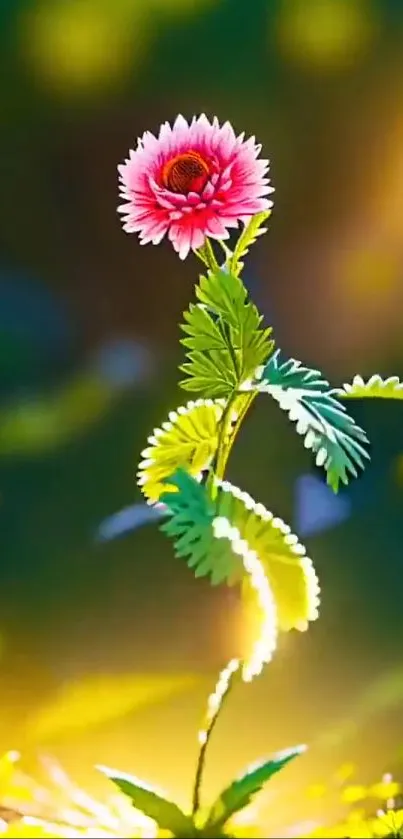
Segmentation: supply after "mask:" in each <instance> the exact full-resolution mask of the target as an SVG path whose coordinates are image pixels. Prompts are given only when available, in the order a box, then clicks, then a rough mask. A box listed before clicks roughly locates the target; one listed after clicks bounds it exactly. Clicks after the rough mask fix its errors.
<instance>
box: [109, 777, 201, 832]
mask: <svg viewBox="0 0 403 839" xmlns="http://www.w3.org/2000/svg"><path fill="white" fill-rule="evenodd" d="M97 769H99V771H100V772H102V773H103V774H104V775H106V777H107V778H109V780H110V781H112V782H113V783H114V784H115V786H117V787H118V789H119V790H120V792H123V793H124V795H127V796H128V797H129V798H130V800H131V802H132V804H133V807H135V808H136V810H141V812H142V813H144V814H145V815H146V816H148V817H149V818H150V819H153V820H154V821H155V822H156V823H157V825H158V826H159V828H160V829H161V830H169V831H171V832H172V833H173V834H174V835H178V834H179V835H182V836H189V837H191V836H192V835H193V833H194V824H193V819H192V818H191V816H187V815H186V814H185V813H183V812H182V810H181V809H180V807H178V805H177V804H175V802H174V801H170V800H169V799H168V798H165V797H163V796H162V795H160V793H159V792H157V790H155V789H154V788H153V787H151V786H149V785H148V784H146V783H144V781H141V780H140V779H139V778H135V777H134V776H132V775H128V774H126V773H125V772H119V771H118V770H117V769H110V768H109V767H108V766H98V767H97Z"/></svg>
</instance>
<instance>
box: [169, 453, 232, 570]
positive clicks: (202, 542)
mask: <svg viewBox="0 0 403 839" xmlns="http://www.w3.org/2000/svg"><path fill="white" fill-rule="evenodd" d="M172 486H173V487H174V488H175V489H176V490H177V491H176V492H172V491H171V489H170V488H171V487H172ZM160 500H161V501H162V503H163V504H165V505H166V507H167V508H168V511H169V512H170V518H169V519H168V520H167V521H166V522H164V524H163V525H162V526H161V530H162V531H163V532H164V533H166V534H167V536H170V537H171V538H172V539H173V541H174V550H175V555H176V556H178V557H180V558H183V559H186V561H187V564H188V565H189V567H190V568H192V569H193V571H194V574H195V576H196V577H205V576H210V577H211V582H212V584H213V585H217V584H219V583H221V582H224V581H225V580H226V579H228V578H229V577H230V576H231V575H233V574H235V573H236V572H238V573H239V572H240V571H241V569H242V563H241V560H240V557H237V556H235V555H234V554H233V552H232V549H231V546H230V544H229V542H227V541H224V540H220V539H216V537H215V535H214V530H213V521H214V519H215V517H216V505H215V502H214V501H213V500H212V498H211V495H210V493H209V492H208V490H207V489H206V487H205V486H202V485H200V484H198V483H197V481H195V480H194V479H193V478H192V477H191V476H190V475H189V474H188V473H187V472H185V471H183V470H182V469H179V470H177V472H176V473H175V474H174V475H172V476H170V477H169V486H168V492H165V493H162V494H161V496H160Z"/></svg>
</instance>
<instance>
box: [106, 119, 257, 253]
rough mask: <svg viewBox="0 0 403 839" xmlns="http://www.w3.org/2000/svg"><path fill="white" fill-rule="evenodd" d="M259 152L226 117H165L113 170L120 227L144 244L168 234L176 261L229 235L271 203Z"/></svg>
mask: <svg viewBox="0 0 403 839" xmlns="http://www.w3.org/2000/svg"><path fill="white" fill-rule="evenodd" d="M260 149H261V147H260V146H259V145H257V144H256V142H255V138H254V137H251V138H250V139H249V140H245V139H244V135H243V134H241V135H240V136H239V137H236V135H235V132H234V129H233V128H232V126H231V125H230V123H229V122H226V123H225V124H224V125H222V126H220V124H219V122H218V120H217V118H216V117H214V119H213V121H212V123H211V122H210V121H209V120H208V119H207V117H206V116H205V115H204V114H202V115H201V116H199V117H197V118H196V117H193V119H192V121H191V123H190V124H189V123H188V122H187V121H186V120H185V119H184V117H183V116H178V117H177V118H176V120H175V122H174V124H173V126H172V127H171V126H170V125H169V123H167V122H166V123H164V125H162V126H161V128H160V131H159V134H158V137H155V136H154V134H151V132H149V131H146V132H145V134H143V136H142V138H141V139H139V140H138V144H137V149H136V150H135V151H133V150H131V151H130V153H129V158H128V159H127V160H126V161H125V163H123V164H122V165H121V166H119V167H118V171H119V176H120V177H119V180H120V194H121V197H122V198H123V199H124V202H125V203H124V204H122V205H121V206H120V207H119V208H118V212H120V213H123V228H124V230H126V231H127V233H138V234H139V236H140V242H141V244H142V245H145V244H147V243H148V242H152V243H153V244H158V243H159V242H160V241H161V240H162V239H163V237H164V236H165V234H168V238H169V239H170V241H171V242H172V244H173V246H174V248H175V250H176V251H177V252H178V254H179V256H180V258H181V259H185V258H186V256H187V255H188V253H189V251H190V250H196V249H197V248H200V247H201V246H202V245H203V243H204V241H205V239H206V237H212V238H215V239H228V236H229V233H228V229H229V228H233V227H237V226H238V223H239V221H243V222H247V221H249V219H250V218H251V217H252V216H254V215H255V214H256V213H259V212H261V211H263V210H268V209H270V207H272V201H269V200H268V199H267V198H264V197H263V196H266V195H268V194H269V193H271V192H273V188H272V187H271V186H270V185H269V179H268V177H267V172H268V169H269V162H268V160H258V156H259V153H260Z"/></svg>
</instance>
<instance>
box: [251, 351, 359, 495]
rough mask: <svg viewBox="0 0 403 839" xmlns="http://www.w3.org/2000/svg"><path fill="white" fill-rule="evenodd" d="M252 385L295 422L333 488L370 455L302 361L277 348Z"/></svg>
mask: <svg viewBox="0 0 403 839" xmlns="http://www.w3.org/2000/svg"><path fill="white" fill-rule="evenodd" d="M251 387H252V388H253V387H256V388H257V390H259V391H265V392H267V393H269V394H270V395H271V396H272V397H273V398H274V399H275V400H276V401H277V402H278V404H279V405H280V408H282V410H284V411H286V412H287V413H288V416H289V419H290V420H291V421H292V422H295V423H296V430H297V433H298V434H301V435H302V436H303V437H304V438H305V440H304V445H305V448H307V449H311V450H312V451H313V453H314V454H315V455H316V457H315V462H316V464H317V466H323V467H324V469H325V471H326V475H327V482H328V484H329V485H330V486H331V487H332V489H333V490H334V492H337V491H338V488H339V484H340V481H341V482H342V483H344V484H347V483H348V481H349V474H350V475H353V476H354V477H357V474H358V471H357V470H358V469H363V468H364V465H365V461H366V460H367V459H369V454H368V452H367V450H366V449H365V448H364V446H365V445H367V444H368V438H367V435H366V433H365V431H363V429H362V428H360V427H359V426H358V425H357V424H356V422H355V421H354V420H353V418H352V417H350V416H349V414H348V413H347V412H346V409H345V407H344V405H343V404H342V403H341V402H339V401H338V399H337V398H336V395H338V393H337V392H336V391H335V390H334V389H333V390H332V389H331V388H330V385H329V382H327V381H326V379H324V378H323V376H322V374H321V373H320V372H319V371H318V370H311V369H310V368H309V367H303V366H302V364H301V362H300V361H296V360H295V359H293V358H291V359H288V360H287V361H281V360H280V354H279V350H277V351H276V352H275V353H274V354H273V355H272V357H271V358H270V359H269V361H268V363H267V364H266V366H265V367H264V368H263V369H261V370H259V371H258V376H257V379H256V380H255V381H254V382H252V385H251ZM246 389H247V388H246Z"/></svg>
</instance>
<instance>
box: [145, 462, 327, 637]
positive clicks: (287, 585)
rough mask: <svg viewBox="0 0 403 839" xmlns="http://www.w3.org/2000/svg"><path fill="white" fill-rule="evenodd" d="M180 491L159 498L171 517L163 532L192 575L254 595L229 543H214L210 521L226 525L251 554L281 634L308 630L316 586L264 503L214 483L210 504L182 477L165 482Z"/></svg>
mask: <svg viewBox="0 0 403 839" xmlns="http://www.w3.org/2000/svg"><path fill="white" fill-rule="evenodd" d="M169 482H170V484H174V486H176V488H177V490H178V492H176V493H171V492H167V493H166V494H163V495H161V501H163V503H164V504H166V506H167V507H168V509H169V511H170V513H171V517H170V518H169V519H168V520H167V521H166V522H164V524H163V525H162V527H161V529H162V530H163V531H164V532H165V533H166V534H167V535H168V536H170V537H171V538H172V539H173V540H174V543H175V553H176V555H177V556H179V557H181V558H186V560H187V563H188V565H189V566H190V567H191V568H193V570H194V572H195V574H196V576H209V577H210V578H211V582H212V584H213V585H216V584H218V583H222V582H226V583H228V584H230V585H234V584H239V583H242V582H243V584H244V595H245V597H247V598H249V597H250V595H251V594H253V603H255V594H254V592H251V591H250V589H249V588H248V587H247V585H245V583H247V582H248V580H249V577H248V576H246V575H245V571H244V565H243V562H242V559H241V557H240V555H239V554H238V553H236V552H235V551H234V550H233V548H232V545H231V543H230V542H229V541H227V540H225V539H217V538H216V536H215V531H214V527H213V522H214V520H215V519H217V518H218V517H220V518H224V519H225V520H227V521H228V522H229V523H230V525H231V526H233V527H235V528H236V529H237V531H238V532H239V535H240V537H241V539H244V540H245V541H246V542H247V545H248V547H249V548H250V550H252V551H255V552H256V554H257V555H258V557H259V560H260V562H261V564H262V566H263V568H264V571H265V573H266V576H267V579H268V582H269V584H270V587H271V591H272V593H273V597H274V601H275V604H276V610H277V623H278V627H279V629H281V630H283V631H288V630H289V629H294V628H296V629H302V628H304V629H305V628H306V624H307V622H309V621H311V620H315V619H316V617H317V614H318V603H319V585H318V580H317V577H316V574H315V571H314V569H313V566H312V562H311V560H310V559H309V558H308V557H307V556H306V555H305V548H304V547H303V546H302V545H301V544H300V543H299V541H298V538H297V537H296V536H294V534H292V533H291V530H290V528H289V527H288V526H287V525H286V524H284V522H283V521H282V520H281V519H279V518H275V517H274V516H273V515H272V513H270V512H269V511H268V510H266V508H265V507H264V506H263V504H256V502H255V501H254V500H253V498H251V496H250V495H248V493H246V492H242V491H241V490H239V489H238V488H237V487H234V486H232V484H230V483H229V482H228V481H216V487H217V489H218V494H217V496H216V498H215V499H214V501H213V500H212V498H211V496H210V494H209V492H208V491H207V489H206V487H204V486H201V485H199V484H198V483H197V482H196V481H195V480H194V479H193V478H191V476H190V475H188V474H187V473H186V472H182V471H179V472H178V473H177V474H176V475H174V476H172V477H170V478H169Z"/></svg>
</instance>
